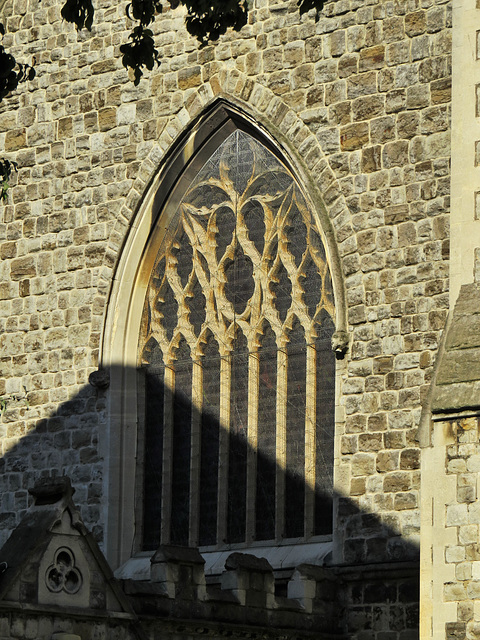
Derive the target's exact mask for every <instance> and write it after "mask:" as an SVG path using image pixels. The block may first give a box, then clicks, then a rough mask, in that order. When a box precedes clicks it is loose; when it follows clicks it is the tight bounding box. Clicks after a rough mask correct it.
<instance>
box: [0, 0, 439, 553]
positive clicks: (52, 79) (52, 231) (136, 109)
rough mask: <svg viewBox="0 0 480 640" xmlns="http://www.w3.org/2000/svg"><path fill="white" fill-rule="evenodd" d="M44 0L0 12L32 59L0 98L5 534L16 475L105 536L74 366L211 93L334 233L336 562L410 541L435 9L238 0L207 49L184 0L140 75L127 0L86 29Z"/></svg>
mask: <svg viewBox="0 0 480 640" xmlns="http://www.w3.org/2000/svg"><path fill="white" fill-rule="evenodd" d="M60 8H61V3H60V2H57V1H56V0H42V2H41V3H39V2H38V0H7V2H6V4H5V5H4V8H3V15H4V16H5V20H4V21H5V24H6V29H7V35H6V36H5V38H4V44H5V46H6V47H7V48H8V49H11V51H12V53H13V54H14V55H15V56H16V57H17V58H18V59H20V60H23V61H26V62H27V61H29V60H30V59H31V57H32V56H35V59H36V69H37V76H36V78H35V80H33V81H32V82H30V83H28V84H25V85H22V86H21V87H20V89H19V90H18V91H17V92H16V93H15V94H14V95H12V96H11V97H9V98H8V99H7V100H5V101H4V102H3V103H2V105H0V149H2V150H5V152H6V155H7V156H8V157H9V158H10V159H13V160H16V161H17V162H18V164H19V171H18V176H17V178H16V181H15V182H14V184H13V186H12V188H11V192H10V195H9V201H8V204H7V205H6V206H5V207H3V208H2V209H1V210H0V259H1V261H0V397H1V399H2V415H1V422H0V435H1V447H2V456H3V457H2V459H1V461H0V471H1V474H0V484H1V491H0V494H1V496H2V498H1V507H2V508H1V513H0V528H1V529H2V531H4V533H5V536H6V535H7V532H8V530H11V529H12V528H13V527H14V526H15V524H16V523H17V522H18V519H19V518H20V517H21V515H22V513H23V512H24V510H25V509H26V507H27V488H28V487H29V486H32V485H33V483H34V478H36V477H38V476H39V475H41V474H44V473H46V472H47V471H48V472H52V471H56V472H57V473H59V474H60V473H65V474H67V475H69V476H70V477H71V478H72V482H73V484H74V486H75V488H76V491H77V492H76V494H75V500H76V502H77V504H79V505H82V516H83V518H84V520H85V522H86V524H87V526H89V527H91V528H92V529H93V530H94V531H95V534H96V537H97V539H99V540H101V539H102V535H103V522H104V521H103V517H104V511H103V507H104V505H103V504H102V482H103V480H104V474H103V467H104V459H103V456H104V453H105V452H104V451H103V450H101V449H100V448H99V439H101V438H102V437H103V435H104V433H105V431H106V430H107V428H108V420H109V416H108V412H107V410H106V408H107V404H106V398H107V394H108V391H107V392H101V391H97V390H95V389H94V388H93V387H90V386H89V385H88V375H89V373H90V372H92V371H93V370H94V369H95V368H96V367H97V366H98V358H99V351H100V347H101V338H102V331H103V322H104V318H105V312H106V305H107V301H108V294H109V291H110V286H111V282H112V278H113V275H114V270H115V266H116V264H117V262H118V259H119V256H120V252H121V248H122V244H123V242H124V240H125V238H126V236H127V233H128V230H129V227H130V225H131V223H132V221H133V220H134V216H135V212H136V208H137V206H138V205H139V202H140V200H141V197H142V194H143V193H144V191H145V188H146V186H147V184H148V182H149V180H150V179H151V178H152V177H153V176H154V175H155V174H156V172H157V170H158V167H159V165H160V163H161V160H162V158H163V157H164V155H165V153H166V152H167V150H168V149H169V148H170V146H171V145H172V143H173V142H174V141H175V139H176V138H177V136H178V135H179V134H180V133H181V132H182V131H184V130H185V128H186V127H187V126H188V124H189V123H190V122H192V120H193V119H194V118H195V117H197V116H198V115H199V114H200V113H201V112H202V110H203V109H204V108H205V107H206V106H207V105H208V104H209V103H211V102H212V101H213V100H214V98H215V97H216V96H223V97H224V98H226V99H231V100H233V101H234V102H235V103H236V104H239V105H243V107H244V109H245V111H246V112H247V113H249V114H250V115H251V116H252V117H254V118H257V119H258V120H259V121H260V122H262V124H263V125H264V126H265V127H266V128H267V130H269V132H270V133H271V135H272V136H273V137H274V138H276V139H278V140H279V141H280V142H281V141H282V140H288V141H290V147H291V148H293V149H294V151H293V153H296V157H297V158H299V159H300V158H303V160H304V162H305V164H306V165H307V166H308V169H309V171H310V175H311V177H312V179H313V180H314V181H315V183H316V184H317V186H318V188H319V189H320V191H321V192H322V194H323V200H324V202H325V205H326V208H327V211H328V214H329V217H330V224H331V227H332V229H333V231H334V235H335V238H336V242H337V244H338V249H339V254H340V258H341V265H342V270H343V277H344V281H345V285H346V303H347V315H348V324H349V332H350V336H351V345H350V351H349V353H348V354H347V357H346V360H345V361H344V364H342V365H340V366H342V367H343V368H342V378H343V380H342V390H341V395H340V397H339V400H338V403H339V407H338V419H339V426H338V434H339V438H338V441H339V444H338V464H337V467H336V483H337V490H338V492H339V493H340V494H342V495H344V496H347V497H348V500H347V499H345V500H341V501H340V505H339V513H338V519H337V524H338V527H339V531H341V533H342V535H343V536H344V546H343V550H342V551H341V558H340V559H341V560H343V561H345V562H347V563H355V562H364V561H373V560H379V559H390V560H394V559H396V560H402V559H405V558H406V557H411V556H413V555H415V553H416V551H415V549H416V547H414V546H411V544H410V543H411V542H412V541H413V542H412V544H413V543H414V542H415V540H416V539H417V536H418V529H419V510H418V507H419V495H418V489H419V449H418V443H417V441H416V430H417V428H418V424H419V419H420V410H421V409H420V407H421V403H422V402H423V401H424V400H425V397H426V393H427V389H428V387H429V383H430V378H431V372H432V365H433V361H434V359H435V354H436V349H437V346H438V340H439V336H440V333H441V331H442V328H443V326H444V322H445V318H446V314H447V308H448V234H449V230H448V227H449V225H448V213H449V156H450V150H449V141H450V131H449V117H450V6H449V3H448V2H444V1H443V0H440V1H434V0H395V1H391V0H382V1H378V2H370V1H367V2H359V1H358V0H337V1H335V2H329V3H327V5H326V7H325V11H324V15H322V17H321V18H320V19H319V20H318V22H315V20H314V19H313V15H312V14H310V15H306V16H303V17H300V16H299V13H298V9H297V7H296V3H295V2H293V1H291V2H280V1H275V0H255V2H254V8H253V9H252V11H251V13H250V19H249V24H248V25H247V26H246V27H244V29H243V30H242V31H241V33H239V34H235V33H229V34H227V35H226V36H224V37H222V38H221V40H220V41H219V42H218V43H217V44H215V45H211V46H207V47H204V48H199V47H198V46H197V44H196V42H195V41H194V40H192V39H191V38H189V37H188V36H187V35H186V33H185V31H184V26H183V14H182V10H181V9H177V10H175V11H171V10H166V11H165V12H164V14H163V15H162V16H160V17H159V18H158V19H157V21H156V23H155V26H154V29H155V32H156V41H157V43H158V45H159V50H160V57H161V61H162V62H161V65H160V67H159V68H156V69H155V70H154V71H152V72H147V74H146V76H145V78H144V79H142V81H141V82H140V84H139V86H138V87H135V86H134V85H133V82H131V81H130V80H129V79H128V75H127V72H126V71H125V70H124V69H123V67H122V65H121V61H120V58H119V47H120V45H121V44H122V43H123V42H125V41H126V40H127V35H128V29H129V28H130V26H131V24H130V23H129V22H128V20H127V19H126V18H125V16H124V5H123V4H119V3H113V2H111V0H100V1H99V2H98V3H97V4H96V17H95V26H94V28H93V30H92V32H91V33H87V32H81V33H77V32H76V31H75V29H74V28H73V27H72V26H69V25H67V24H65V23H64V22H63V21H62V20H61V16H60ZM127 23H128V24H127ZM299 162H300V160H299ZM338 303H339V304H341V301H338ZM369 514H378V517H376V516H370V515H369ZM400 535H401V536H402V537H403V541H402V540H400V538H399V536H400ZM392 536H393V542H392Z"/></svg>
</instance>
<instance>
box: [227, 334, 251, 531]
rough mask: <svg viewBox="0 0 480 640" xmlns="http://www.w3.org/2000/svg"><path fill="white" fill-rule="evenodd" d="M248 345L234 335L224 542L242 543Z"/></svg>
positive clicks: (242, 337)
mask: <svg viewBox="0 0 480 640" xmlns="http://www.w3.org/2000/svg"><path fill="white" fill-rule="evenodd" d="M247 428H248V346H247V340H246V338H245V336H244V335H243V333H241V331H238V332H237V339H236V343H235V349H234V352H233V355H232V379H231V391H230V438H229V456H228V522H227V542H243V541H244V540H245V522H246V499H247V447H248V442H247Z"/></svg>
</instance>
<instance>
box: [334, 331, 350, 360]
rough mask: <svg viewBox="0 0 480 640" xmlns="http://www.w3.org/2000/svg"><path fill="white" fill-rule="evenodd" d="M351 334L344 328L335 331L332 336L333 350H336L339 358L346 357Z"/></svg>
mask: <svg viewBox="0 0 480 640" xmlns="http://www.w3.org/2000/svg"><path fill="white" fill-rule="evenodd" d="M348 341H349V336H348V333H347V332H346V331H344V330H342V329H341V330H339V331H335V333H334V334H333V336H332V351H334V352H335V356H336V357H337V359H338V360H342V359H343V358H344V357H345V354H346V353H347V349H348Z"/></svg>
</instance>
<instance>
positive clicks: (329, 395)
mask: <svg viewBox="0 0 480 640" xmlns="http://www.w3.org/2000/svg"><path fill="white" fill-rule="evenodd" d="M320 320H321V327H320V328H319V329H318V337H317V338H316V340H315V350H316V352H317V354H316V355H317V383H316V405H317V429H316V465H315V467H316V468H315V534H316V535H320V534H327V533H331V531H332V517H333V508H332V497H333V456H334V438H335V355H334V353H333V351H332V347H331V340H332V335H333V332H334V330H335V327H334V326H333V322H332V319H331V318H330V316H329V315H328V314H327V313H326V312H325V311H323V312H322V316H321V318H320Z"/></svg>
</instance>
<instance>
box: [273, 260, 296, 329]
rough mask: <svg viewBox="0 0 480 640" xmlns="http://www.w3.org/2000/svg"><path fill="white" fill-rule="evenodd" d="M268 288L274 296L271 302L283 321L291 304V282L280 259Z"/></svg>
mask: <svg viewBox="0 0 480 640" xmlns="http://www.w3.org/2000/svg"><path fill="white" fill-rule="evenodd" d="M270 289H271V291H272V293H273V296H274V299H273V302H274V304H275V308H276V310H277V312H278V315H279V316H280V320H281V321H282V322H285V318H286V317H287V313H288V310H289V309H290V306H291V304H292V283H291V281H290V278H289V277H288V273H287V270H286V269H285V267H284V266H283V262H282V261H281V260H280V261H279V263H278V267H277V269H276V272H275V276H274V277H272V281H271V283H270Z"/></svg>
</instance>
